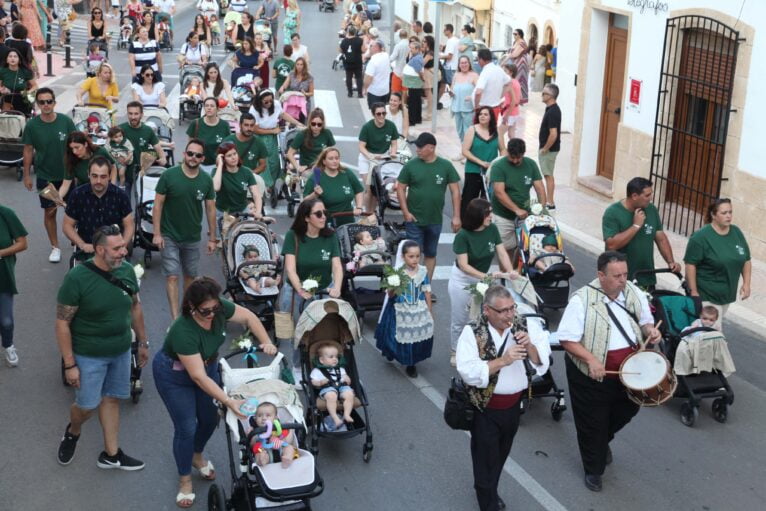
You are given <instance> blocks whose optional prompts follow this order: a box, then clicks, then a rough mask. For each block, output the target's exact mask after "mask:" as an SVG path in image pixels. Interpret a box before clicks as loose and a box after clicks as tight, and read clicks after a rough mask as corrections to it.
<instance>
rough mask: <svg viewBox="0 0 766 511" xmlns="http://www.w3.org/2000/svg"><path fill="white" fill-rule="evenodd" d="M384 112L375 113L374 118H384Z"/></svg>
mask: <svg viewBox="0 0 766 511" xmlns="http://www.w3.org/2000/svg"><path fill="white" fill-rule="evenodd" d="M385 116H386V112H375V117H385Z"/></svg>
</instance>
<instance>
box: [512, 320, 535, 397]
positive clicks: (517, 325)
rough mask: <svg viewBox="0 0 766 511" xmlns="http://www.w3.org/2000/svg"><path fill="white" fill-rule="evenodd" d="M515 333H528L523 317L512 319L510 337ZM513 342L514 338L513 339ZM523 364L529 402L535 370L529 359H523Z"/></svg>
mask: <svg viewBox="0 0 766 511" xmlns="http://www.w3.org/2000/svg"><path fill="white" fill-rule="evenodd" d="M516 332H529V329H528V328H527V318H525V317H524V316H520V315H516V316H514V317H513V324H512V325H511V335H515V334H516ZM514 340H515V337H514ZM523 362H524V371H525V372H526V373H527V383H528V386H527V399H528V400H529V401H531V400H532V378H533V377H534V376H535V374H537V370H536V369H535V368H534V367H532V362H530V361H529V358H525V359H524V360H523Z"/></svg>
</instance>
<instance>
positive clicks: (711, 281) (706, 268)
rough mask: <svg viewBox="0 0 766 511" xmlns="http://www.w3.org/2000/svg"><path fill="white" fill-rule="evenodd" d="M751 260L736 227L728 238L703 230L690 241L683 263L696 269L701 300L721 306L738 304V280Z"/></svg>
mask: <svg viewBox="0 0 766 511" xmlns="http://www.w3.org/2000/svg"><path fill="white" fill-rule="evenodd" d="M749 260H750V247H749V246H748V244H747V240H745V235H744V234H742V231H740V230H739V227H737V226H736V225H732V226H731V227H730V228H729V233H728V234H726V235H725V236H722V235H720V234H718V233H717V232H715V230H713V227H712V226H710V225H706V226H704V227H703V228H702V229H700V230H699V231H697V232H695V233H694V234H692V236H691V238H689V243H688V245H686V254H684V262H685V263H686V264H693V265H695V266H696V267H697V291H699V294H700V298H702V299H703V300H705V301H708V302H713V303H715V304H718V305H725V304H727V303H732V302H734V301H736V300H737V286H738V284H739V276H740V274H741V273H742V267H743V266H744V265H745V263H746V262H747V261H749Z"/></svg>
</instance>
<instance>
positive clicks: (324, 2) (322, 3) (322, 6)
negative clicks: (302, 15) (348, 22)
mask: <svg viewBox="0 0 766 511" xmlns="http://www.w3.org/2000/svg"><path fill="white" fill-rule="evenodd" d="M322 11H324V12H335V0H319V12H322Z"/></svg>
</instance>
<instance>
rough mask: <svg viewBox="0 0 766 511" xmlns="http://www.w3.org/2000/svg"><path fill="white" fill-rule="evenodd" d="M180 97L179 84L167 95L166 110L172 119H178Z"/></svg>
mask: <svg viewBox="0 0 766 511" xmlns="http://www.w3.org/2000/svg"><path fill="white" fill-rule="evenodd" d="M180 95H181V84H180V83H176V85H175V87H173V90H171V91H170V94H168V95H167V100H168V102H167V109H168V112H170V116H171V117H172V118H173V119H178V97H179V96H180Z"/></svg>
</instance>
